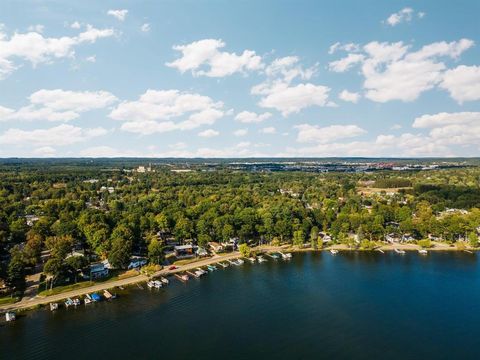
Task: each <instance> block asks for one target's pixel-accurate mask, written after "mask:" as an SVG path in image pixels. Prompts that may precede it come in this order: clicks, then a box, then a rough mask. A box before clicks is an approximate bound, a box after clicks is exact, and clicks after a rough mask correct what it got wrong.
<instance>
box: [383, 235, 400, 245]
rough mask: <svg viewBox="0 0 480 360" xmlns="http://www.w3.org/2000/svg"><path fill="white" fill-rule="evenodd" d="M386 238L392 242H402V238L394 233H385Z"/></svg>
mask: <svg viewBox="0 0 480 360" xmlns="http://www.w3.org/2000/svg"><path fill="white" fill-rule="evenodd" d="M385 240H386V241H388V242H389V243H391V244H393V243H398V242H400V238H399V237H398V236H397V235H396V234H394V233H390V234H387V235H385Z"/></svg>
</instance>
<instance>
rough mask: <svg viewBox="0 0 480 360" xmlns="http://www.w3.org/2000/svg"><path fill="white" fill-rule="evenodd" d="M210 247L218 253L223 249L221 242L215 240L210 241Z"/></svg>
mask: <svg viewBox="0 0 480 360" xmlns="http://www.w3.org/2000/svg"><path fill="white" fill-rule="evenodd" d="M208 247H209V248H210V249H211V250H212V251H214V252H216V253H218V252H222V251H223V246H222V245H221V244H219V243H218V242H215V241H210V242H209V243H208Z"/></svg>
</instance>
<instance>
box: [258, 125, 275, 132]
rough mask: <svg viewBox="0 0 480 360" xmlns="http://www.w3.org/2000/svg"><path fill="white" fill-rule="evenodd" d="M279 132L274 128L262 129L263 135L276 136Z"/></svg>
mask: <svg viewBox="0 0 480 360" xmlns="http://www.w3.org/2000/svg"><path fill="white" fill-rule="evenodd" d="M276 132H277V130H276V129H275V128H274V127H273V126H268V127H264V128H263V129H260V133H261V134H275V133H276Z"/></svg>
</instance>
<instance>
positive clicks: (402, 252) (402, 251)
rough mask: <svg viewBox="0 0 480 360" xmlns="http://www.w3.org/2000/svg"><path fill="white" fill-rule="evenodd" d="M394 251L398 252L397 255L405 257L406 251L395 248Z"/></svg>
mask: <svg viewBox="0 0 480 360" xmlns="http://www.w3.org/2000/svg"><path fill="white" fill-rule="evenodd" d="M394 250H395V252H396V253H397V254H400V255H405V250H402V249H397V248H395V249H394Z"/></svg>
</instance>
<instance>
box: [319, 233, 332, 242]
mask: <svg viewBox="0 0 480 360" xmlns="http://www.w3.org/2000/svg"><path fill="white" fill-rule="evenodd" d="M318 236H319V237H320V238H321V239H322V242H323V243H324V244H326V243H329V242H331V241H332V237H331V236H330V235H328V234H327V233H325V232H320V233H319V234H318Z"/></svg>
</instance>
